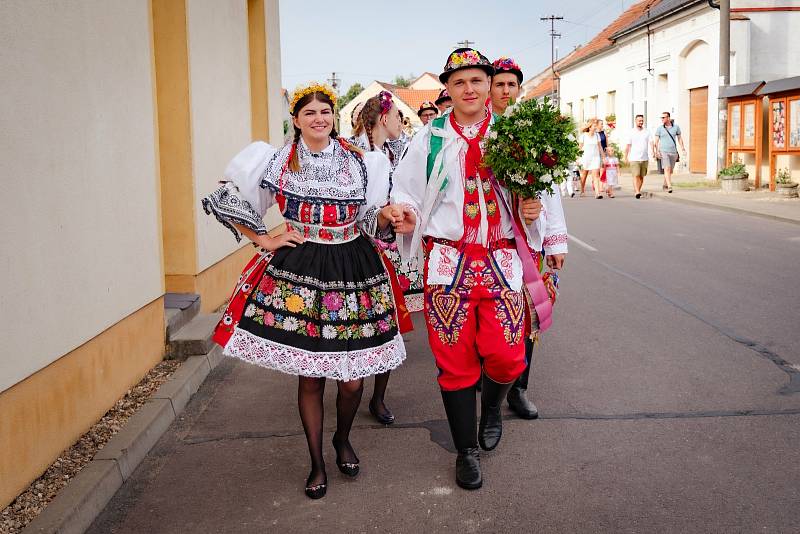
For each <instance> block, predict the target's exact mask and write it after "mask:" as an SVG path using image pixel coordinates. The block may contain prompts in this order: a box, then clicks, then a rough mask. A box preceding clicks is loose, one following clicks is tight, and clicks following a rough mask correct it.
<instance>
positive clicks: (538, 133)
mask: <svg viewBox="0 0 800 534" xmlns="http://www.w3.org/2000/svg"><path fill="white" fill-rule="evenodd" d="M579 154H580V148H579V147H578V141H577V140H576V138H575V124H574V123H573V122H572V119H570V118H568V117H565V116H563V115H562V114H561V112H560V111H559V110H558V109H557V108H556V107H555V106H553V104H552V103H551V102H550V100H549V99H548V98H545V99H544V100H543V102H541V103H539V102H537V101H536V100H528V101H525V102H517V103H513V104H511V105H510V106H508V107H507V108H506V110H505V113H503V115H502V116H501V117H498V118H497V120H496V121H495V123H494V125H492V128H491V130H489V132H488V133H487V134H486V139H485V153H484V157H483V164H484V165H486V166H487V167H489V168H491V169H492V172H493V173H494V175H495V177H496V178H497V180H498V182H500V184H501V185H504V186H505V187H506V188H508V190H509V191H511V192H513V193H517V194H519V195H520V196H522V197H525V198H534V197H536V196H537V195H538V194H539V193H541V192H542V191H548V192H550V193H552V192H553V191H554V189H553V188H554V184H559V183H561V182H563V181H564V180H565V179H567V177H569V176H570V172H569V165H570V164H571V163H573V162H574V161H575V160H576V159H578V156H579Z"/></svg>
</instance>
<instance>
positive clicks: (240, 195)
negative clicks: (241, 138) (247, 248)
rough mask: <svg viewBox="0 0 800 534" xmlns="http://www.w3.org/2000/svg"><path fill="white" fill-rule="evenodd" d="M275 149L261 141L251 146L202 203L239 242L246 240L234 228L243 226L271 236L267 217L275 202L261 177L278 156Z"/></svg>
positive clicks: (208, 212)
mask: <svg viewBox="0 0 800 534" xmlns="http://www.w3.org/2000/svg"><path fill="white" fill-rule="evenodd" d="M275 153H276V149H275V147H273V146H272V145H269V144H267V143H264V142H263V141H257V142H255V143H251V144H249V145H247V146H246V147H245V148H244V149H243V150H242V151H241V152H239V153H238V154H236V156H234V158H233V159H232V160H231V161H230V162H229V163H228V165H227V166H226V167H225V171H224V172H223V179H222V180H221V181H220V183H221V185H220V187H219V188H217V189H216V190H215V191H214V192H212V193H211V194H210V195H208V196H206V197H205V198H203V200H202V204H203V210H204V211H205V212H206V214H208V215H214V217H216V219H217V220H218V221H219V222H220V223H221V224H222V225H223V226H225V227H226V228H228V229H229V230H230V231H231V232H233V235H234V237H235V238H236V241H241V240H242V236H241V234H240V233H239V230H237V229H236V227H235V226H234V224H240V225H242V226H245V227H247V228H249V229H250V230H252V231H253V232H255V233H256V234H257V235H264V234H266V233H267V228H266V226H265V225H264V221H263V217H264V214H265V213H266V212H267V209H268V208H269V207H270V206H271V205H272V204H273V203H274V202H275V197H274V194H273V193H272V192H271V191H270V190H269V189H266V188H263V187H261V173H262V172H264V169H265V168H266V167H267V165H268V164H269V162H270V160H271V159H272V158H273V157H274V156H275Z"/></svg>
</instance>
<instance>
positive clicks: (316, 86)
mask: <svg viewBox="0 0 800 534" xmlns="http://www.w3.org/2000/svg"><path fill="white" fill-rule="evenodd" d="M311 93H324V94H325V95H326V96H327V97H328V98H330V99H331V102H333V105H334V107H335V106H336V92H335V91H334V90H333V88H332V87H331V86H330V85H327V84H324V83H319V82H311V83H309V84H308V85H299V86H297V88H296V89H295V90H294V93H292V100H291V102H289V113H290V114H294V107H295V106H296V105H297V102H298V101H299V100H300V99H301V98H303V97H304V96H306V95H309V94H311Z"/></svg>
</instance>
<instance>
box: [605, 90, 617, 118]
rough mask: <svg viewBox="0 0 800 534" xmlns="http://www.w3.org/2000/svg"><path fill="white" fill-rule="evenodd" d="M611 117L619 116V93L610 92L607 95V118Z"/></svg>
mask: <svg viewBox="0 0 800 534" xmlns="http://www.w3.org/2000/svg"><path fill="white" fill-rule="evenodd" d="M609 115H614V117H616V116H617V92H616V91H609V92H607V93H606V117H608V116H609Z"/></svg>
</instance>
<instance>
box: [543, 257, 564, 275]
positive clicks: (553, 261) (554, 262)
mask: <svg viewBox="0 0 800 534" xmlns="http://www.w3.org/2000/svg"><path fill="white" fill-rule="evenodd" d="M566 258H567V255H566V254H549V255H547V256H545V260H546V261H547V266H548V267H550V268H551V269H553V270H554V271H558V270H559V269H561V268H562V267H563V266H564V260H565V259H566Z"/></svg>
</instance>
